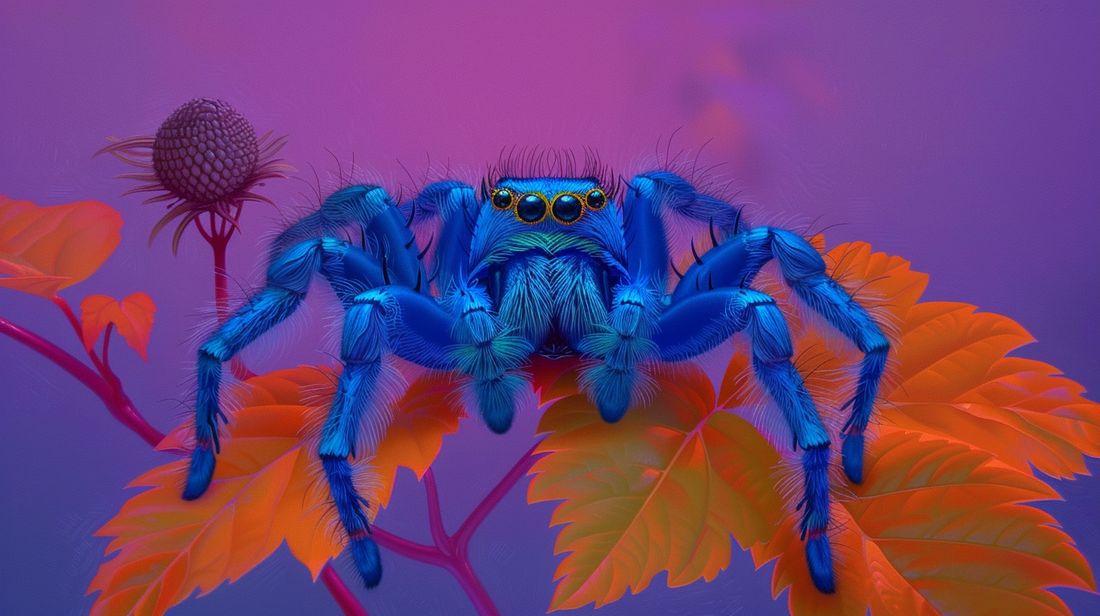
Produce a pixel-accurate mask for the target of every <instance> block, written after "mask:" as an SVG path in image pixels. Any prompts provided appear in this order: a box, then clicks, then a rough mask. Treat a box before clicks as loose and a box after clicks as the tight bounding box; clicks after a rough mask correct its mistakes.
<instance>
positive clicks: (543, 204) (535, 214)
mask: <svg viewBox="0 0 1100 616" xmlns="http://www.w3.org/2000/svg"><path fill="white" fill-rule="evenodd" d="M512 212H513V213H515V215H516V220H518V221H520V222H522V223H523V224H525V225H537V224H539V223H540V222H542V221H544V220H546V217H547V216H548V215H549V214H550V202H549V201H547V200H546V195H543V194H542V193H535V192H529V193H523V194H522V195H520V196H519V199H517V200H516V207H515V208H513V210H512Z"/></svg>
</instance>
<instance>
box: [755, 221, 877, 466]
mask: <svg viewBox="0 0 1100 616" xmlns="http://www.w3.org/2000/svg"><path fill="white" fill-rule="evenodd" d="M746 241H747V243H748V245H749V248H750V250H753V249H756V250H761V251H762V250H765V249H767V250H770V252H771V254H772V255H774V256H775V259H776V261H778V262H779V267H780V269H781V270H782V272H783V278H784V280H785V281H786V283H787V285H788V286H790V287H791V288H792V289H794V292H795V293H796V294H798V297H799V298H801V299H802V301H803V302H805V303H806V304H807V305H808V306H810V308H812V309H813V310H814V311H815V312H817V313H818V314H820V315H821V316H823V317H825V320H827V321H828V322H829V323H830V324H832V326H833V327H835V328H836V329H837V330H838V331H840V332H841V333H842V334H844V336H845V337H847V338H848V339H849V340H851V341H852V342H853V343H854V344H855V345H856V348H858V349H859V350H860V352H862V353H863V360H862V361H860V364H859V379H858V380H857V381H856V393H855V396H854V397H853V398H852V400H851V401H850V402H849V404H851V405H852V414H851V416H850V417H849V418H848V421H847V422H845V424H844V428H843V437H844V445H843V449H842V457H843V461H844V472H845V474H846V475H848V478H849V479H850V480H852V482H853V483H860V482H861V481H863V432H864V430H865V429H866V428H867V422H868V420H869V419H870V417H871V411H872V409H873V406H874V402H875V396H876V395H877V394H878V387H879V381H880V379H881V378H882V373H883V371H884V370H885V368H886V357H887V355H888V354H889V353H890V342H889V340H887V338H886V335H885V334H884V333H883V332H882V329H881V328H880V327H879V326H878V324H877V323H875V321H874V320H873V319H872V318H871V316H870V315H869V314H867V310H866V309H865V308H863V306H861V305H859V303H858V302H856V301H855V300H854V299H852V296H851V295H849V294H848V292H847V291H845V290H844V288H843V287H841V286H840V284H839V283H837V282H836V281H835V280H833V279H832V278H830V277H829V276H827V275H826V274H825V261H824V260H823V259H822V258H821V255H820V254H818V252H817V250H815V249H814V247H813V246H811V245H810V244H809V243H808V242H807V241H806V240H804V239H802V238H801V237H799V236H798V235H796V234H794V233H791V232H790V231H785V230H783V229H773V228H768V227H764V228H759V229H753V230H752V231H751V232H750V233H749V234H748V237H747V239H746Z"/></svg>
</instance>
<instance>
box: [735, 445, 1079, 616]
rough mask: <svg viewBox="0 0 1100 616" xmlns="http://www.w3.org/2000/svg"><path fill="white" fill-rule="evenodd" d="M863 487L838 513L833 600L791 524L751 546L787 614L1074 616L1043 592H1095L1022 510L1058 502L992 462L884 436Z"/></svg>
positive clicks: (1040, 486) (1071, 558)
mask: <svg viewBox="0 0 1100 616" xmlns="http://www.w3.org/2000/svg"><path fill="white" fill-rule="evenodd" d="M869 449H870V450H869V452H868V454H869V455H868V458H869V464H868V467H867V473H866V477H865V481H864V483H863V484H862V485H859V486H850V487H849V488H848V489H850V490H851V492H852V497H851V498H850V499H848V500H846V501H844V502H843V503H841V504H839V505H834V506H833V509H832V512H833V518H834V527H835V531H834V533H833V534H832V543H833V554H834V555H835V558H836V575H837V593H836V594H834V595H828V596H827V595H822V594H821V593H819V592H817V590H816V589H815V588H814V587H813V584H812V582H811V581H810V577H809V571H808V569H807V567H806V556H805V554H804V552H803V547H804V543H803V542H802V541H801V540H800V539H799V536H798V529H797V523H796V521H795V518H794V517H793V516H792V517H790V518H788V519H787V520H786V521H785V522H784V523H783V525H782V526H781V527H780V529H779V532H778V533H777V534H776V538H775V539H774V540H773V541H771V542H769V543H768V544H767V545H761V546H756V547H755V548H754V549H753V557H754V559H755V560H756V563H757V565H758V566H759V565H762V564H763V563H764V562H766V561H768V560H771V559H772V558H775V557H777V556H778V558H779V560H778V561H777V562H776V566H775V571H774V573H773V576H772V592H773V593H774V594H775V595H776V596H778V595H779V593H780V592H782V591H783V589H784V588H787V587H790V595H789V598H788V606H789V608H790V610H791V614H794V615H796V616H807V615H812V614H821V615H826V614H828V615H834V614H838V615H846V614H851V615H852V616H863V615H864V614H866V613H867V610H868V609H870V610H871V614H872V615H873V616H886V615H894V614H917V615H919V614H941V613H943V614H1005V615H1009V616H1011V615H1015V614H1018V615H1020V616H1024V615H1029V616H1030V615H1036V616H1043V615H1051V616H1054V615H1058V614H1061V615H1067V616H1068V615H1069V610H1068V608H1067V607H1066V606H1065V604H1064V603H1062V601H1061V600H1060V599H1058V598H1057V597H1056V596H1055V595H1054V594H1053V593H1051V592H1049V591H1047V590H1044V587H1047V586H1067V587H1072V588H1081V589H1095V585H1096V584H1095V581H1094V580H1093V577H1092V572H1091V571H1090V569H1089V566H1088V563H1087V562H1086V561H1085V559H1084V557H1083V556H1082V555H1081V553H1080V552H1078V551H1077V550H1076V549H1075V548H1074V547H1073V542H1072V540H1070V538H1069V536H1068V535H1066V534H1065V533H1063V532H1062V531H1061V530H1059V529H1058V528H1057V526H1056V521H1055V520H1054V519H1053V518H1052V517H1050V515H1048V514H1047V513H1045V512H1043V511H1042V510H1040V509H1036V508H1034V507H1029V506H1026V505H1022V504H1020V503H1024V502H1030V501H1036V500H1048V499H1052V498H1057V497H1058V495H1057V493H1056V492H1054V490H1053V489H1051V488H1050V487H1049V486H1047V485H1046V484H1045V483H1043V482H1042V481H1040V480H1038V479H1036V478H1034V477H1032V476H1031V475H1030V474H1028V473H1022V472H1019V471H1017V470H1014V469H1011V468H1008V467H1006V466H1004V465H1002V464H999V463H998V462H997V461H996V459H995V458H994V457H993V456H992V455H990V454H988V453H985V452H982V451H978V450H974V449H971V448H969V447H967V446H965V445H962V444H957V443H950V442H947V441H943V440H939V439H928V438H926V437H922V435H920V434H919V433H916V432H908V431H903V430H897V429H894V428H883V431H882V433H881V434H880V435H879V437H878V438H877V439H876V440H875V441H873V442H872V443H871V445H870V447H869Z"/></svg>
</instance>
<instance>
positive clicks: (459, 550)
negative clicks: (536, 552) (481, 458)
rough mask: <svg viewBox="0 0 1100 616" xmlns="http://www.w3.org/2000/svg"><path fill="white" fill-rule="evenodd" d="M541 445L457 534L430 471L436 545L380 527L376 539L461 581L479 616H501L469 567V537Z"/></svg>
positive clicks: (426, 487) (426, 481) (521, 474)
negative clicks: (449, 531)
mask: <svg viewBox="0 0 1100 616" xmlns="http://www.w3.org/2000/svg"><path fill="white" fill-rule="evenodd" d="M536 447H538V443H535V444H534V445H533V446H531V449H528V450H527V452H526V453H524V454H523V456H521V457H520V459H519V460H518V461H517V462H516V463H515V465H514V466H512V468H511V470H509V471H508V473H507V474H505V475H504V477H503V478H502V479H501V480H500V481H499V482H498V483H497V485H496V486H494V487H493V489H492V490H490V491H489V494H487V495H486V496H485V498H484V499H483V500H482V501H481V502H480V503H478V505H477V507H474V510H473V511H472V512H471V513H470V515H469V516H468V517H467V518H466V520H465V521H464V522H463V523H462V525H461V526H459V528H458V532H456V533H455V534H454V535H448V534H447V531H446V529H445V528H444V526H443V515H442V512H441V511H440V506H439V490H438V488H437V487H436V483H435V473H433V472H432V469H431V468H428V470H427V471H425V472H424V491H425V493H426V495H427V497H428V526H429V527H430V529H431V533H432V542H433V543H434V544H435V545H424V544H422V543H416V542H415V541H409V540H408V539H405V538H403V537H398V536H397V535H394V534H391V533H388V532H386V531H384V530H382V529H381V528H378V527H377V526H375V527H374V539H375V540H376V541H378V544H379V545H381V546H382V547H384V548H386V549H388V550H390V551H393V552H396V553H397V554H400V555H401V556H404V557H406V558H411V559H413V560H415V561H419V562H422V563H427V564H429V565H434V566H436V567H440V568H443V569H446V570H447V571H449V572H450V574H451V575H453V576H454V577H455V580H457V581H458V584H459V586H461V587H462V590H464V591H465V592H466V596H467V597H469V598H470V602H471V603H473V604H474V608H476V609H477V613H478V614H479V615H480V616H500V610H498V609H497V607H496V605H495V604H494V603H493V599H492V597H490V596H489V593H488V592H487V591H486V590H485V586H484V585H482V583H481V580H480V579H478V577H477V573H475V572H474V569H473V567H471V566H470V560H469V551H470V538H471V537H473V535H474V531H476V530H477V528H478V526H480V525H481V523H482V522H483V521H485V518H486V517H488V515H489V512H491V511H492V510H493V509H494V508H495V507H496V506H497V505H498V504H500V501H501V500H502V499H503V498H504V496H505V495H506V494H508V491H509V490H511V489H512V487H513V486H515V485H516V483H518V482H519V480H520V479H522V478H523V477H524V475H526V474H527V471H529V470H531V466H532V465H534V463H535V462H536V461H537V460H538V459H539V457H541V456H538V455H536V454H535V448H536Z"/></svg>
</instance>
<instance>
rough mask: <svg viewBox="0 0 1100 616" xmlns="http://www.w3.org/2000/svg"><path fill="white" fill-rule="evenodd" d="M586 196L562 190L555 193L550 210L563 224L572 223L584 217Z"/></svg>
mask: <svg viewBox="0 0 1100 616" xmlns="http://www.w3.org/2000/svg"><path fill="white" fill-rule="evenodd" d="M584 210H585V206H584V198H583V197H581V195H578V194H577V193H572V192H561V193H558V194H556V195H554V200H553V201H552V202H551V204H550V212H551V215H552V216H553V217H554V220H556V221H558V222H559V223H561V224H563V225H571V224H573V223H575V222H577V221H578V220H580V219H581V218H583V217H584Z"/></svg>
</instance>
